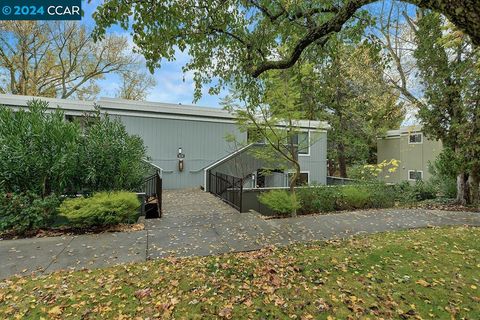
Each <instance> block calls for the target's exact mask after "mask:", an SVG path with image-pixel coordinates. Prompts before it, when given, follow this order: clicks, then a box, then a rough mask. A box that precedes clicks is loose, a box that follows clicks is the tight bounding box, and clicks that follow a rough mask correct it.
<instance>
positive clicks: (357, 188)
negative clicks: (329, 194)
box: [338, 185, 371, 210]
mask: <svg viewBox="0 0 480 320" xmlns="http://www.w3.org/2000/svg"><path fill="white" fill-rule="evenodd" d="M341 190H342V194H341V196H340V201H339V204H338V206H339V209H340V210H350V209H364V208H367V207H368V206H369V203H370V197H371V194H370V191H369V190H368V189H367V187H365V186H363V185H349V186H344V187H343V188H342V189H341Z"/></svg>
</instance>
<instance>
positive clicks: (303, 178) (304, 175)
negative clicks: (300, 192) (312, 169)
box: [287, 172, 310, 187]
mask: <svg viewBox="0 0 480 320" xmlns="http://www.w3.org/2000/svg"><path fill="white" fill-rule="evenodd" d="M293 174H294V173H293V172H289V173H288V174H287V177H288V181H287V182H288V185H290V180H292V177H293ZM309 175H310V173H309V172H300V176H299V177H298V178H297V183H296V186H297V187H299V186H306V185H308V183H309V180H310V177H309Z"/></svg>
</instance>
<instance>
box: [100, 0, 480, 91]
mask: <svg viewBox="0 0 480 320" xmlns="http://www.w3.org/2000/svg"><path fill="white" fill-rule="evenodd" d="M377 1H378V0H340V1H333V0H317V1H290V0H276V1H272V0H268V1H267V0H240V1H224V0H205V1H200V2H199V1H197V0H186V1H143V0H132V1H126V0H107V1H105V2H104V3H103V4H102V5H101V6H99V7H98V8H97V11H96V12H95V14H94V18H95V20H96V23H97V27H96V33H95V35H96V37H97V38H102V37H103V36H104V35H105V31H106V29H107V28H108V27H109V26H111V25H112V24H115V23H120V25H121V26H122V27H123V28H125V29H127V28H129V27H130V26H131V28H132V34H133V41H134V42H135V44H136V45H137V46H138V50H139V51H140V52H141V53H142V54H143V55H144V56H145V58H146V59H147V63H148V65H149V67H150V68H151V69H154V68H155V67H158V66H160V60H161V59H163V58H164V59H169V60H172V59H174V58H175V51H176V49H177V48H178V49H180V50H185V49H187V48H188V50H189V53H190V55H191V57H192V59H191V61H190V62H189V63H188V64H187V65H186V66H185V67H184V69H185V70H193V71H194V72H195V80H196V83H197V90H196V97H197V98H198V97H199V96H200V94H201V86H202V84H207V83H210V82H211V80H212V78H214V77H218V78H219V81H218V84H217V85H216V86H215V87H214V88H212V89H211V92H213V93H214V92H218V91H219V90H220V88H221V87H222V86H223V85H224V84H225V82H236V83H237V84H240V83H242V84H243V85H244V86H247V85H248V83H249V82H248V81H245V77H254V78H257V77H258V76H260V75H261V74H262V73H264V72H265V71H267V70H271V69H285V68H289V67H291V66H293V65H294V64H295V63H296V61H297V60H298V59H299V58H300V56H301V55H302V53H303V52H304V51H306V50H310V49H311V50H318V48H319V47H320V48H321V47H322V46H324V45H325V44H326V43H327V42H328V40H329V38H330V37H331V35H332V34H335V33H337V32H339V31H340V30H341V29H342V27H343V26H344V25H345V24H347V23H348V22H349V21H351V20H354V19H359V18H361V15H362V12H361V9H362V7H364V6H365V5H367V4H370V3H374V2H377ZM405 2H408V3H412V4H415V5H418V6H420V7H422V8H428V9H433V10H436V11H439V12H442V13H443V14H445V15H446V16H447V17H448V18H449V19H450V21H452V22H453V23H455V24H456V25H457V26H458V27H459V28H461V29H463V30H464V31H465V32H466V33H468V34H469V35H470V36H471V38H472V39H473V41H474V43H476V44H480V6H478V1H477V0H462V1H459V0H457V1H452V0H405ZM279 48H287V50H285V51H284V52H280V50H279Z"/></svg>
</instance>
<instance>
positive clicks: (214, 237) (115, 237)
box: [0, 190, 480, 278]
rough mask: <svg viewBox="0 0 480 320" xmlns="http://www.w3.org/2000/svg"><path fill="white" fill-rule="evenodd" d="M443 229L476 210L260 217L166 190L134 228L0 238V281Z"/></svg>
mask: <svg viewBox="0 0 480 320" xmlns="http://www.w3.org/2000/svg"><path fill="white" fill-rule="evenodd" d="M447 225H471V226H480V213H472V212H447V211H436V210H420V209H415V210H405V209H401V210H397V209H388V210H370V211H358V212H345V213H337V214H329V215H313V216H300V217H297V218H287V219H273V220H264V219H262V218H261V217H260V216H259V215H257V214H254V213H241V214H240V213H238V212H237V211H235V210H234V209H232V208H231V207H230V206H228V205H227V204H225V203H223V202H222V201H220V200H219V199H217V198H215V197H214V196H212V195H210V194H207V193H204V192H201V191H199V190H179V191H166V192H165V194H164V217H163V218H161V219H155V220H146V221H145V230H142V231H135V232H124V233H103V234H96V235H78V236H65V237H51V238H34V239H21V240H3V241H0V266H1V268H0V278H6V277H9V276H12V275H14V274H21V275H26V274H30V273H34V274H42V273H49V272H52V271H55V270H60V269H82V268H98V267H105V266H109V265H114V264H119V263H128V262H141V261H145V260H147V259H155V258H161V257H166V256H205V255H211V254H221V253H226V252H234V251H248V250H256V249H259V248H261V247H264V246H267V245H286V244H289V243H293V242H297V241H309V240H325V239H331V238H336V237H345V236H349V235H353V234H358V233H372V232H381V231H391V230H401V229H408V228H421V227H427V226H447Z"/></svg>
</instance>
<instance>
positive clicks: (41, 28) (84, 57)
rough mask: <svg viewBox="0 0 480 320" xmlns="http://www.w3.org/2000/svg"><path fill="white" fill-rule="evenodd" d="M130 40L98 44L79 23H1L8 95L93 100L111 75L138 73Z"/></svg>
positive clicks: (1, 68) (1, 63) (1, 70)
mask: <svg viewBox="0 0 480 320" xmlns="http://www.w3.org/2000/svg"><path fill="white" fill-rule="evenodd" d="M136 66H137V61H136V58H135V56H134V55H133V54H132V52H131V50H129V45H128V40H127V38H126V37H123V36H117V35H109V36H107V37H105V38H104V39H103V40H102V41H100V42H97V43H95V42H94V41H93V40H92V37H91V34H90V32H89V31H88V30H87V28H85V27H84V26H82V25H79V24H78V23H77V22H71V21H70V22H66V21H57V22H51V21H50V22H45V21H44V22H37V21H3V22H1V23H0V74H1V75H2V76H3V82H2V83H1V84H0V91H1V92H4V93H13V94H23V95H34V96H44V97H58V98H69V97H73V96H76V97H77V98H80V99H87V98H93V97H94V96H95V95H96V94H98V92H99V91H100V89H99V87H98V85H97V81H98V80H100V79H102V78H104V77H105V75H106V74H109V73H124V72H127V71H129V72H136V70H135V67H136Z"/></svg>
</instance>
